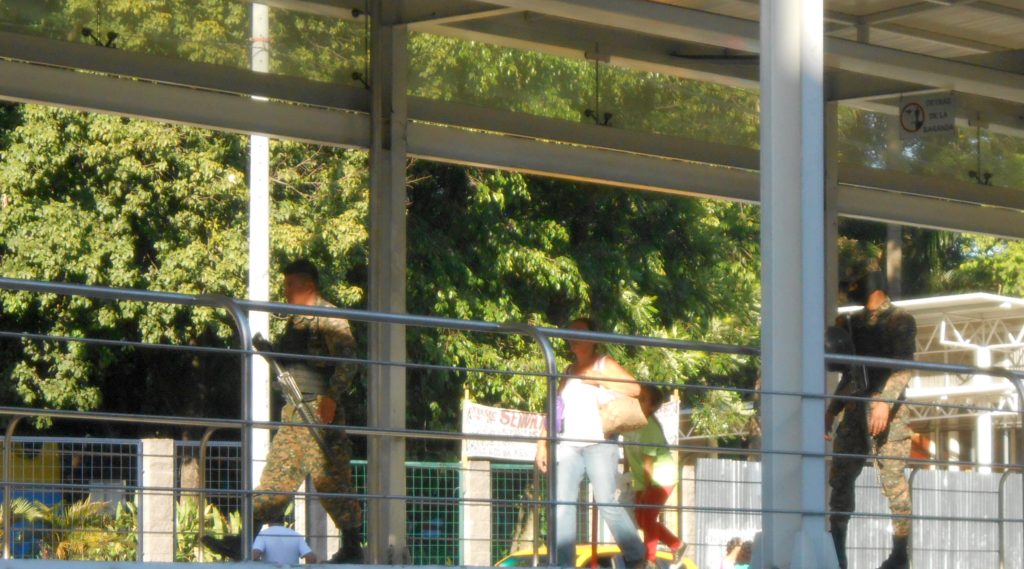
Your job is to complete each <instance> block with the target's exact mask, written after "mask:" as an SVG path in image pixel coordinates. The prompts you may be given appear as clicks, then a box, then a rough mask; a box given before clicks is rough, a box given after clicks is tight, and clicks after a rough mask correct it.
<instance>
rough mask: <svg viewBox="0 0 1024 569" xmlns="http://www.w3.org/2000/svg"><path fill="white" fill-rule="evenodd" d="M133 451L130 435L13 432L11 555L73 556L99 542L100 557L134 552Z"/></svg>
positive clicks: (136, 447) (136, 452)
mask: <svg viewBox="0 0 1024 569" xmlns="http://www.w3.org/2000/svg"><path fill="white" fill-rule="evenodd" d="M140 454H141V452H140V443H139V441H134V440H123V439H88V438H86V439H63V438H49V437H14V439H13V443H12V448H11V465H10V469H11V470H10V480H9V481H8V482H10V484H11V494H12V506H11V509H12V513H13V514H14V516H13V518H14V519H13V520H12V522H13V523H12V524H11V533H12V535H11V537H12V547H11V554H12V557H15V558H18V559H30V558H42V559H75V558H80V557H81V555H82V553H83V552H84V551H87V550H96V549H101V550H102V551H103V554H104V557H105V558H107V559H110V560H134V559H135V558H136V556H137V552H138V547H137V545H138V544H137V538H136V532H135V523H136V517H137V511H136V507H135V495H136V492H137V490H138V487H139V480H140V478H141V474H140V461H139V456H140Z"/></svg>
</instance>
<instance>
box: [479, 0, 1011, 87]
mask: <svg viewBox="0 0 1024 569" xmlns="http://www.w3.org/2000/svg"><path fill="white" fill-rule="evenodd" d="M491 1H492V2H494V3H496V4H501V5H504V6H509V7H515V8H520V9H524V10H531V11H536V12H539V13H543V14H548V15H551V16H557V17H559V18H566V19H569V20H575V21H585V22H591V23H595V24H601V25H605V26H610V27H614V28H619V29H626V30H631V31H634V32H638V33H641V34H647V35H656V36H660V37H665V38H670V39H676V40H682V39H685V40H687V41H693V42H699V43H703V44H707V45H715V46H719V47H725V48H731V49H737V50H743V51H749V52H757V51H759V49H760V45H759V43H760V41H759V38H758V24H757V22H753V21H749V20H741V19H739V18H731V17H727V16H721V15H717V14H711V13H708V12H701V11H698V10H693V9H688V8H680V7H675V6H667V5H662V4H654V3H651V2H644V1H642V0H491ZM826 63H827V65H828V66H829V67H831V68H834V69H842V70H846V71H854V72H857V73H863V74H866V75H875V76H878V77H884V78H888V79H893V80H899V81H909V82H914V83H919V84H922V85H928V86H934V87H940V88H945V89H952V90H956V91H962V92H965V93H974V94H977V95H982V96H989V97H994V98H999V99H1005V100H1008V101H1014V102H1017V103H1024V76H1020V75H1016V74H1012V73H1006V72H1002V71H997V70H993V69H987V68H984V67H979V66H975V65H970V64H966V63H961V62H958V61H951V60H947V59H940V58H936V57H929V56H925V55H920V54H913V53H907V52H903V51H899V50H895V49H889V48H884V47H880V46H875V45H866V44H862V43H858V42H855V41H851V40H844V39H839V38H829V39H828V40H827V41H826Z"/></svg>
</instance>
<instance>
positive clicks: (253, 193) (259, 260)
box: [249, 4, 270, 531]
mask: <svg viewBox="0 0 1024 569" xmlns="http://www.w3.org/2000/svg"><path fill="white" fill-rule="evenodd" d="M252 70H253V71H258V72H261V73H266V72H268V71H270V9H269V8H268V7H267V6H265V5H263V4H253V5H252ZM249 298H250V299H251V300H270V140H269V139H268V138H267V137H265V136H256V135H253V136H250V137H249ZM249 326H250V327H251V328H252V333H253V334H256V333H261V334H263V336H264V337H268V338H269V337H270V315H269V314H267V313H266V312H250V313H249ZM250 404H251V405H252V420H253V421H269V420H270V369H269V368H268V367H267V362H265V361H264V360H263V358H252V398H251V401H250ZM269 449H270V431H269V430H268V429H253V432H252V461H253V464H252V485H253V487H254V488H255V487H256V484H257V483H258V482H259V479H260V475H261V474H262V473H263V466H264V465H265V464H266V459H267V451H268V450H269ZM256 531H259V528H256Z"/></svg>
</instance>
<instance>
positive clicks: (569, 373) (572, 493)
mask: <svg viewBox="0 0 1024 569" xmlns="http://www.w3.org/2000/svg"><path fill="white" fill-rule="evenodd" d="M593 328H594V326H593V323H592V322H591V321H590V320H589V319H587V318H579V319H577V320H574V321H573V322H572V323H571V324H570V325H569V329H570V330H592V329H593ZM569 348H570V349H571V350H572V355H573V359H574V360H575V363H573V364H572V365H570V366H569V367H568V368H567V369H566V371H565V377H564V378H563V379H562V380H561V382H560V384H559V396H560V399H561V401H562V404H563V405H564V407H563V410H562V414H561V417H560V419H561V421H560V423H561V426H560V432H559V433H558V434H557V436H558V445H557V455H556V457H555V465H556V468H557V469H558V470H557V477H556V478H557V486H558V487H557V491H556V493H555V496H556V499H557V501H558V506H557V507H556V509H555V519H556V522H555V527H556V533H557V543H556V548H557V549H556V561H557V565H561V566H563V567H565V566H569V567H571V566H573V565H575V561H576V510H577V507H578V504H577V503H578V501H579V489H580V482H582V481H583V475H584V474H586V475H587V477H588V478H589V479H590V484H591V486H592V487H593V488H594V499H595V500H597V503H598V504H600V506H598V509H599V511H600V512H601V517H602V518H603V519H604V522H605V524H607V526H608V529H609V530H610V531H611V533H612V536H614V537H615V542H616V543H618V545H619V549H620V550H621V551H622V557H623V561H624V562H625V566H626V567H627V568H634V567H643V566H644V565H645V560H646V554H645V549H644V544H643V542H642V541H640V537H639V535H638V534H637V530H636V526H635V525H634V524H633V520H632V519H630V517H629V513H628V512H627V511H626V509H625V508H624V507H622V506H620V505H618V504H616V501H615V479H616V476H617V475H618V465H619V448H618V445H617V444H616V443H615V442H614V441H610V440H608V439H607V438H606V437H605V434H604V431H603V430H602V428H601V414H600V412H599V410H598V409H599V406H600V405H601V404H602V403H605V402H607V401H609V400H611V399H613V398H615V397H619V396H622V395H625V396H630V397H636V396H637V395H639V393H640V384H638V383H637V382H636V379H634V378H633V376H632V375H631V374H630V373H629V372H628V371H626V370H625V369H624V368H623V367H622V366H621V365H619V363H618V362H616V361H615V360H614V359H612V358H611V357H609V356H606V355H603V354H601V353H600V352H599V351H598V349H597V344H596V343H595V342H588V341H583V340H572V341H570V342H569ZM536 462H537V467H538V468H540V470H541V471H542V472H547V469H548V449H547V441H546V440H541V441H538V443H537V457H536Z"/></svg>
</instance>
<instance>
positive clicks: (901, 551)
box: [878, 536, 910, 569]
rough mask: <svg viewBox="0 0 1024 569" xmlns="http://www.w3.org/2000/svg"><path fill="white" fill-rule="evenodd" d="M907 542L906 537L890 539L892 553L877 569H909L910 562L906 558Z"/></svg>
mask: <svg viewBox="0 0 1024 569" xmlns="http://www.w3.org/2000/svg"><path fill="white" fill-rule="evenodd" d="M907 540H908V538H906V537H895V536H894V537H893V538H892V553H890V554H889V558H888V559H886V560H885V561H883V562H882V564H881V565H880V566H879V568H878V569H907V568H908V567H910V561H909V559H908V558H907Z"/></svg>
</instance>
